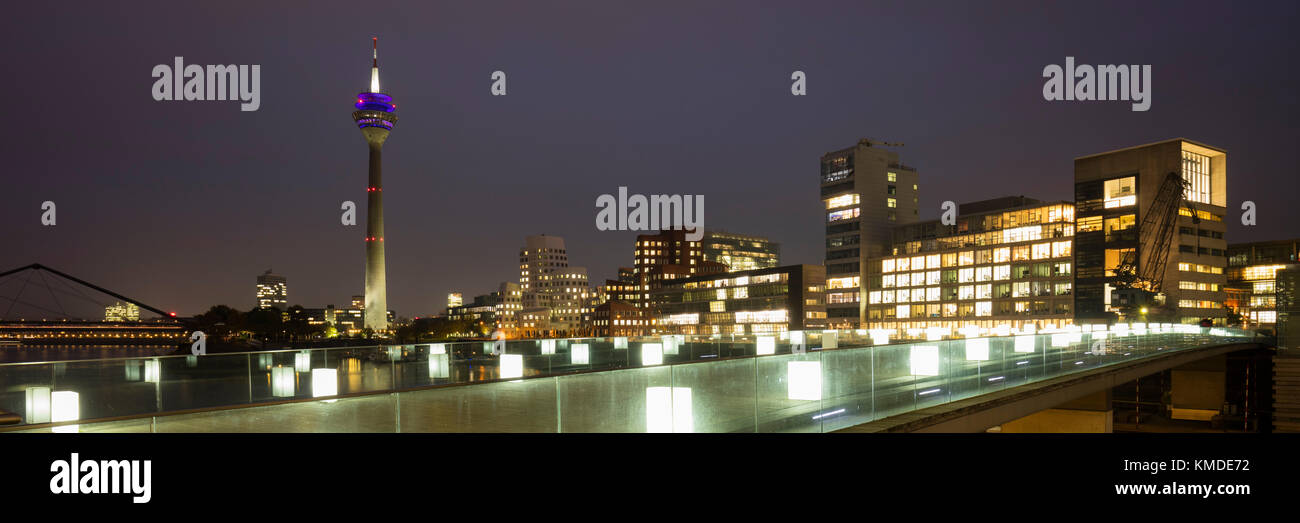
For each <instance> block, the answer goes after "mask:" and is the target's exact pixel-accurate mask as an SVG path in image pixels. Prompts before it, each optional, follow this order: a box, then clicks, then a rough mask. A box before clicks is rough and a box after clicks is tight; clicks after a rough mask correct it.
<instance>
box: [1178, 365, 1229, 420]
mask: <svg viewBox="0 0 1300 523" xmlns="http://www.w3.org/2000/svg"><path fill="white" fill-rule="evenodd" d="M1226 368H1227V355H1220V356H1215V357H1212V358H1205V359H1203V360H1198V361H1194V362H1191V363H1188V364H1186V365H1183V366H1181V367H1176V368H1174V369H1172V370H1170V371H1169V374H1170V377H1171V380H1170V381H1171V391H1170V403H1171V407H1172V408H1173V412H1172V413H1171V414H1170V417H1171V418H1173V419H1182V420H1197V421H1210V418H1213V417H1214V416H1215V415H1217V414H1218V413H1219V411H1221V410H1223V399H1224V397H1225V390H1224V389H1225V383H1226V380H1225V370H1226Z"/></svg>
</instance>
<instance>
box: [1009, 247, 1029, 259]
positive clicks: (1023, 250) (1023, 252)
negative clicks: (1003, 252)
mask: <svg viewBox="0 0 1300 523" xmlns="http://www.w3.org/2000/svg"><path fill="white" fill-rule="evenodd" d="M1028 259H1029V246H1028V245H1018V246H1016V247H1015V248H1013V249H1011V260H1012V261H1022V260H1028Z"/></svg>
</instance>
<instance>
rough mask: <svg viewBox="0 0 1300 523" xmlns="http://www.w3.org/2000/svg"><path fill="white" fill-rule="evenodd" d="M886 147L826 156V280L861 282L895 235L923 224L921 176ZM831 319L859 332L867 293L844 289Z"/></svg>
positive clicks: (865, 146) (867, 144)
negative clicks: (901, 229)
mask: <svg viewBox="0 0 1300 523" xmlns="http://www.w3.org/2000/svg"><path fill="white" fill-rule="evenodd" d="M889 145H894V144H886V143H883V142H877V141H873V140H869V139H863V140H860V141H858V143H857V144H856V145H854V146H853V147H849V148H847V149H841V150H838V151H834V152H830V153H826V154H825V155H822V157H821V199H822V205H823V208H824V212H825V213H826V214H825V216H826V277H827V278H855V277H856V278H858V281H861V275H862V273H863V272H864V267H863V266H864V265H865V263H866V260H867V259H869V258H872V257H879V256H883V255H885V254H889V248H890V244H891V238H890V230H891V229H892V228H893V227H894V226H896V225H902V224H908V223H913V222H916V221H917V220H918V219H919V210H918V209H919V202H918V198H919V189H918V183H919V182H918V175H917V172H916V169H915V168H912V167H909V166H907V165H904V164H903V163H902V162H901V161H899V157H898V153H897V152H894V151H891V150H888V149H883V148H882V146H889ZM837 293H838V294H839V297H838V298H837V300H836V303H835V304H833V305H828V306H827V308H826V314H827V316H828V321H829V324H830V326H831V327H833V328H856V327H858V326H859V325H861V324H862V323H863V321H864V319H865V317H866V308H865V304H864V303H863V302H862V301H861V300H860V296H861V295H863V294H865V293H866V289H865V288H862V287H859V288H858V289H856V291H855V290H852V289H841V290H839V291H838V292H837Z"/></svg>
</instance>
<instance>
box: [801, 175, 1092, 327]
mask: <svg viewBox="0 0 1300 523" xmlns="http://www.w3.org/2000/svg"><path fill="white" fill-rule="evenodd" d="M892 235H893V238H894V245H893V247H892V248H891V252H892V253H893V254H891V255H887V256H881V257H873V258H869V259H868V260H867V264H866V265H867V271H866V272H865V273H864V274H865V280H866V281H865V282H864V283H865V287H866V289H867V293H866V300H865V301H866V304H867V321H866V323H865V324H864V325H865V328H867V329H882V330H890V331H893V332H891V333H890V336H891V337H895V338H918V337H929V336H931V335H932V334H933V333H934V332H935V330H936V329H937V330H938V331H939V332H941V333H942V334H944V335H952V334H955V333H957V332H962V330H961V329H965V328H970V327H979V328H983V329H987V331H994V330H996V329H998V328H1003V329H1016V330H1017V331H1020V332H1026V331H1037V330H1039V329H1049V328H1058V327H1063V326H1067V325H1071V324H1072V323H1073V296H1072V289H1073V276H1072V274H1073V271H1072V263H1073V261H1074V259H1073V252H1072V250H1073V239H1074V238H1073V236H1074V204H1073V203H1071V202H1065V201H1063V202H1050V203H1048V202H1042V201H1039V200H1035V199H1032V198H1025V197H1023V196H1013V197H1006V198H997V199H993V200H985V201H981V202H973V203H967V204H962V205H960V206H959V207H958V218H957V221H956V223H955V224H954V225H943V224H942V223H941V222H940V221H939V220H932V221H925V222H919V223H914V224H910V225H901V226H898V227H896V228H894V229H893V232H892ZM826 287H827V307H828V308H829V307H831V306H833V305H835V304H836V302H837V301H853V297H851V296H847V297H845V296H846V295H848V294H849V293H850V291H848V290H847V289H852V291H851V292H852V293H856V292H857V289H858V288H859V282H858V277H857V276H837V277H830V278H827V281H826Z"/></svg>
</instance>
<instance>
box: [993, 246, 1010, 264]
mask: <svg viewBox="0 0 1300 523" xmlns="http://www.w3.org/2000/svg"><path fill="white" fill-rule="evenodd" d="M1008 261H1011V248H1010V247H999V248H997V249H993V263H1006V262H1008Z"/></svg>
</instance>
